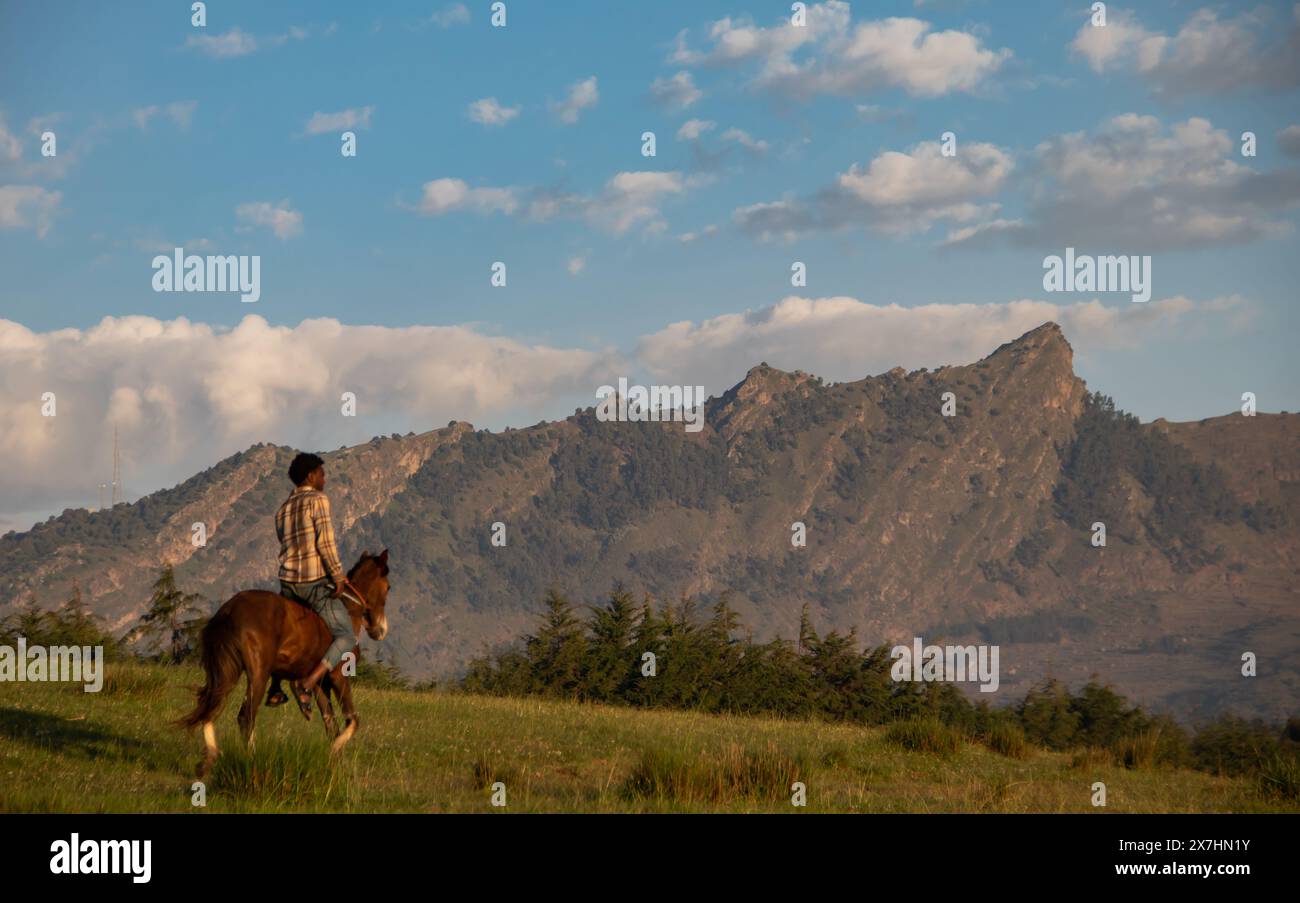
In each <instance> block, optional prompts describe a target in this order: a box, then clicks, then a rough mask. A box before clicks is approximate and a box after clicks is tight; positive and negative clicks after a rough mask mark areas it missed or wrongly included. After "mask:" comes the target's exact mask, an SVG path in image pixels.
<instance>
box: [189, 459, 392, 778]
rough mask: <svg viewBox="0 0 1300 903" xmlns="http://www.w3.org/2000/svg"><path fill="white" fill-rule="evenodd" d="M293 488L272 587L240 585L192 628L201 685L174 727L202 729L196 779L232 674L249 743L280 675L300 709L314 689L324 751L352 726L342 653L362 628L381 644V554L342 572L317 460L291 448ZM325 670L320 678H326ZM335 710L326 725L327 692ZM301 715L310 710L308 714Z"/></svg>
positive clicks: (284, 509) (279, 519)
mask: <svg viewBox="0 0 1300 903" xmlns="http://www.w3.org/2000/svg"><path fill="white" fill-rule="evenodd" d="M289 477H290V479H291V480H293V483H294V490H293V492H292V493H290V495H289V498H288V499H286V500H285V502H284V504H283V505H281V506H280V509H279V511H278V512H277V513H276V516H275V529H276V533H277V535H278V536H279V537H280V592H279V593H272V592H267V591H265V590H244V591H243V592H238V593H235V595H233V596H231V597H230V599H229V600H228V601H227V602H226V603H225V604H224V605H222V606H221V607H220V608H218V609H217V611H216V613H215V614H213V615H212V617H211V618H210V619H209V620H208V623H207V624H206V625H204V627H203V630H202V631H200V633H199V649H200V651H201V653H202V665H203V674H204V684H203V686H202V687H200V688H198V689H197V692H196V698H195V704H194V708H193V709H192V710H191V711H190V712H189V713H188V714H186V715H184V716H182V717H181V718H180V719H178V721H177V723H178V724H179V725H181V726H182V727H185V728H188V729H190V730H193V729H194V728H199V727H201V728H202V729H203V746H204V754H203V759H202V760H201V761H200V762H199V766H198V770H197V772H198V775H199V777H203V776H204V775H205V774H207V773H208V771H209V770H210V769H211V768H212V766H213V764H214V763H215V762H216V760H217V756H218V755H219V754H220V750H219V749H218V746H217V730H216V721H217V718H218V716H219V715H220V714H221V711H222V708H223V707H224V706H225V703H226V699H227V697H228V696H229V695H230V693H231V691H232V690H233V689H234V688H235V686H236V684H237V683H238V681H239V678H240V677H241V676H243V675H246V676H247V688H246V693H245V698H244V703H243V705H242V706H240V709H239V729H240V732H241V733H242V734H243V736H244V743H245V745H246V746H247V747H248V748H249V749H252V746H253V732H254V728H255V726H256V722H257V710H258V707H259V704H260V703H261V701H262V694H263V693H266V691H267V686H268V684H270V683H272V682H274V684H275V686H274V687H273V689H272V691H271V692H270V694H269V695H268V696H267V698H266V702H267V704H268V705H276V704H282V703H284V702H286V701H287V699H286V698H285V696H284V693H283V692H280V690H279V683H280V681H281V680H288V681H290V682H291V685H292V686H294V687H295V693H296V695H297V698H298V703H299V705H301V706H302V707H303V714H304V715H307V714H308V704H309V703H310V701H311V699H312V698H313V695H314V696H315V701H316V704H317V706H318V707H319V708H320V710H321V720H322V722H324V725H325V731H326V733H327V735H328V736H330V737H331V738H333V742H332V743H331V745H330V751H331V753H334V752H338V751H339V750H340V749H342V748H343V746H344V745H345V744H347V743H348V742H349V741H350V740H351V739H352V737H353V736H355V734H356V732H357V729H358V727H359V725H360V723H361V722H360V719H359V718H358V717H357V712H356V708H355V706H354V705H353V702H352V682H351V681H350V680H349V674H348V673H347V669H345V668H343V667H342V661H343V656H344V654H345V653H347V652H348V651H349V650H353V649H356V648H357V646H356V643H357V640H358V638H359V637H360V633H361V629H362V627H364V628H365V631H366V633H367V634H369V635H370V638H371V639H373V640H375V641H376V642H382V641H383V639H384V637H385V636H386V635H387V634H388V618H387V616H386V615H385V614H384V606H385V603H386V602H387V599H388V550H387V549H384V550H383V551H382V552H380V553H379V554H378V555H372V554H370V553H369V552H362V553H361V557H360V558H359V559H358V560H357V563H356V564H355V565H353V566H352V569H351V570H350V571H347V572H344V570H343V567H342V565H341V564H340V563H339V554H338V549H337V547H336V546H335V544H334V526H333V523H332V522H331V519H330V506H329V500H328V499H327V498H326V497H325V492H324V489H325V466H324V463H323V462H322V461H321V459H320V458H318V457H317V456H316V455H309V454H300V455H298V456H297V457H296V458H294V459H293V463H292V464H291V465H290V467H289ZM326 675H328V678H327V677H326ZM331 693H332V694H333V695H334V696H335V697H337V699H338V701H339V703H340V704H341V705H342V707H343V719H344V723H343V726H342V728H341V729H340V728H338V727H337V725H336V723H335V721H334V714H333V709H332V707H331V704H330V694H331ZM309 717H310V716H309Z"/></svg>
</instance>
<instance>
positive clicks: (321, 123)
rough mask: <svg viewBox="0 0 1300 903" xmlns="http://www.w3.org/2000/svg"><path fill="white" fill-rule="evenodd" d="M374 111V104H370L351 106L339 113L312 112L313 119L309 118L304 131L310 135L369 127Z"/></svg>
mask: <svg viewBox="0 0 1300 903" xmlns="http://www.w3.org/2000/svg"><path fill="white" fill-rule="evenodd" d="M374 111H375V108H374V107H373V106H368V107H351V108H349V109H346V110H340V111H339V112H337V113H312V114H311V119H309V120H307V125H306V127H305V129H304V131H305V132H306V133H307V134H308V135H321V134H324V133H326V132H338V131H344V130H347V129H368V128H370V114H371V113H373V112H374Z"/></svg>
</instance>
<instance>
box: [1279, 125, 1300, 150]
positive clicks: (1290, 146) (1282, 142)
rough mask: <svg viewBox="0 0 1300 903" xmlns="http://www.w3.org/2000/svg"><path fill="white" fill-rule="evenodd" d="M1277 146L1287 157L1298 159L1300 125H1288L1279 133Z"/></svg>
mask: <svg viewBox="0 0 1300 903" xmlns="http://www.w3.org/2000/svg"><path fill="white" fill-rule="evenodd" d="M1277 146H1278V147H1280V148H1281V149H1282V153H1284V154H1286V155H1287V156H1288V157H1300V125H1289V126H1287V127H1286V128H1284V129H1283V130H1282V131H1281V132H1279V133H1278V136H1277Z"/></svg>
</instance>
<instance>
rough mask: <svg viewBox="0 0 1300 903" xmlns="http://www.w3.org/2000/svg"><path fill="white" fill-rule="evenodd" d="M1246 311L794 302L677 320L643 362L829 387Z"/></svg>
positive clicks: (1111, 342) (1142, 340)
mask: <svg viewBox="0 0 1300 903" xmlns="http://www.w3.org/2000/svg"><path fill="white" fill-rule="evenodd" d="M1242 306H1243V302H1241V299H1239V298H1230V299H1216V300H1214V301H1211V302H1206V303H1197V302H1194V301H1191V300H1189V299H1187V298H1183V297H1174V298H1168V299H1165V300H1160V301H1150V302H1147V303H1146V304H1132V303H1126V304H1123V305H1120V306H1116V307H1107V306H1104V305H1102V304H1101V303H1100V302H1099V301H1097V300H1096V299H1093V300H1089V301H1080V302H1076V303H1073V304H1052V303H1049V302H1045V301H1032V300H1023V301H1011V302H1007V303H1001V304H927V305H921V306H918V307H900V306H899V305H896V304H889V305H876V304H868V303H864V302H862V301H859V300H857V299H856V298H849V297H843V296H841V297H832V298H801V297H789V298H785V299H784V300H782V301H780V302H778V303H776V304H773V305H770V306H768V307H764V308H762V309H760V310H753V311H746V312H744V313H733V314H724V315H722V316H718V317H713V318H710V319H708V320H705V321H703V322H700V323H693V322H681V323H674V324H672V325H670V326H667V327H665V328H664V329H662V330H660V331H658V332H656V333H653V334H651V335H647V336H645V337H643V338H642V340H641V342H640V344H639V345H638V346H637V352H636V357H637V359H638V360H639V361H640V362H641V363H643V364H644V365H645V366H646V367H647V368H648V369H649V371H650V373H651V374H652V375H654V376H655V377H657V378H665V379H671V380H672V381H673V382H677V383H684V384H691V385H703V386H704V387H705V389H706V391H708V392H710V393H713V394H718V393H720V392H722V391H724V390H726V389H728V388H730V387H731V386H732V385H734V384H735V383H736V382H738V381H739V380H740V379H741V378H742V377H743V376H744V375H745V373H746V372H747V371H748V370H749V368H750V367H752V366H754V364H755V363H757V362H758V361H767V362H768V363H769V364H771V365H772V366H774V367H778V368H780V369H784V370H795V369H804V370H812V371H813V372H815V373H816V374H817V375H819V376H822V377H824V378H826V379H831V380H837V381H838V380H849V379H861V378H862V377H863V376H866V375H870V374H875V373H883V372H884V371H886V370H889V369H891V368H893V367H896V366H902V367H906V368H909V369H915V368H918V367H933V366H937V365H946V364H961V363H968V362H972V361H975V360H978V359H980V358H982V357H984V356H986V355H987V354H988V353H989V352H990V351H991V350H992V349H994V348H997V347H998V346H999V345H1000V344H1002V343H1004V342H1008V341H1011V340H1012V339H1015V338H1017V337H1018V336H1021V335H1023V334H1024V333H1026V332H1028V331H1029V330H1031V329H1034V328H1035V327H1037V326H1039V325H1041V324H1042V323H1044V322H1046V321H1048V320H1052V321H1055V322H1057V323H1059V324H1060V325H1061V327H1062V329H1063V330H1064V332H1065V335H1066V337H1067V338H1068V339H1069V341H1070V343H1071V344H1072V345H1073V346H1074V347H1075V348H1076V349H1078V350H1081V351H1093V350H1101V349H1115V348H1138V347H1144V346H1145V345H1146V344H1148V343H1149V342H1150V341H1152V340H1156V339H1159V338H1161V337H1167V336H1168V335H1169V334H1170V331H1171V330H1172V329H1173V328H1174V326H1175V325H1176V324H1178V323H1180V322H1182V321H1183V320H1184V319H1185V318H1186V317H1187V315H1188V314H1189V313H1191V312H1193V311H1196V312H1197V313H1198V314H1199V315H1200V316H1198V317H1197V318H1196V319H1197V320H1198V321H1203V320H1204V319H1205V318H1206V317H1214V316H1222V317H1225V318H1226V317H1231V316H1234V315H1235V314H1238V313H1240V309H1241V307H1242Z"/></svg>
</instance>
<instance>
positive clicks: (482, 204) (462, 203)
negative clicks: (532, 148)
mask: <svg viewBox="0 0 1300 903" xmlns="http://www.w3.org/2000/svg"><path fill="white" fill-rule="evenodd" d="M518 206H519V205H518V201H517V200H516V199H515V190H514V189H513V188H470V187H469V185H467V184H466V183H465V182H464V181H462V180H461V179H434V180H432V181H430V182H425V183H424V186H423V188H422V189H421V195H420V205H419V210H420V212H421V213H423V214H424V215H426V216H442V215H443V214H444V213H451V212H452V211H456V210H474V211H477V212H479V213H498V212H499V213H505V214H511V213H514V212H515V210H516V209H517V208H518Z"/></svg>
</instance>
